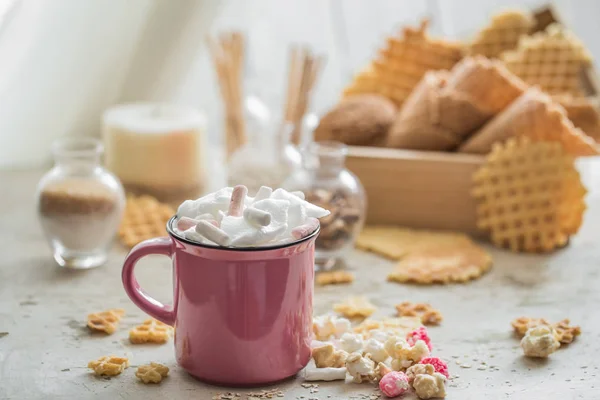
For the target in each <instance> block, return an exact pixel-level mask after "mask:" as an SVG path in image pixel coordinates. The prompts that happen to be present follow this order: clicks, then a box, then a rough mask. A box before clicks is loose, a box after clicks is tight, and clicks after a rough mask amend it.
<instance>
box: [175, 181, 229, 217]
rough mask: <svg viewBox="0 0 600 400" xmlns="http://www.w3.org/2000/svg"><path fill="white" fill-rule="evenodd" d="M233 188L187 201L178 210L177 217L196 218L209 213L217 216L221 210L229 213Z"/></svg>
mask: <svg viewBox="0 0 600 400" xmlns="http://www.w3.org/2000/svg"><path fill="white" fill-rule="evenodd" d="M232 192H233V188H230V187H227V188H223V189H221V190H217V191H216V192H214V193H210V194H207V195H206V196H203V197H201V198H199V199H198V200H186V201H184V202H183V203H181V205H180V206H179V208H178V209H177V217H178V218H181V217H189V218H196V217H197V216H198V215H202V214H206V213H209V214H211V215H213V216H215V215H217V212H218V211H219V210H221V211H227V209H228V208H229V202H230V200H231V193H232Z"/></svg>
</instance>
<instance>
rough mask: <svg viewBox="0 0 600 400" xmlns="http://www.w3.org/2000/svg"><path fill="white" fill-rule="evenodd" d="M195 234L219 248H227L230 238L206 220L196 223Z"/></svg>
mask: <svg viewBox="0 0 600 400" xmlns="http://www.w3.org/2000/svg"><path fill="white" fill-rule="evenodd" d="M196 232H197V233H199V234H200V235H202V236H204V237H205V238H207V239H208V240H211V241H213V242H215V243H217V244H219V245H221V246H228V245H229V243H231V238H230V237H229V235H228V234H227V232H225V231H223V230H222V229H220V228H218V227H216V226H215V225H213V224H212V223H210V222H209V221H206V220H203V221H200V222H198V225H196Z"/></svg>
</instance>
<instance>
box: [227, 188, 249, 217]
mask: <svg viewBox="0 0 600 400" xmlns="http://www.w3.org/2000/svg"><path fill="white" fill-rule="evenodd" d="M247 194H248V188H247V187H246V186H244V185H237V186H236V187H234V188H233V192H232V193H231V201H230V202H229V211H228V215H231V216H234V217H241V216H242V212H243V211H244V200H245V199H246V195H247Z"/></svg>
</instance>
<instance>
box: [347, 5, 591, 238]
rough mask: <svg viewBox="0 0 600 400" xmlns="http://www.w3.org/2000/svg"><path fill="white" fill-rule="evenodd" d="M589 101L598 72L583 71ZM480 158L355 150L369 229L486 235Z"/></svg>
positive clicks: (541, 14)
mask: <svg viewBox="0 0 600 400" xmlns="http://www.w3.org/2000/svg"><path fill="white" fill-rule="evenodd" d="M534 15H535V18H536V21H537V25H536V30H543V29H545V28H546V27H547V26H548V25H549V24H550V23H552V22H555V21H560V19H559V18H558V14H557V12H556V10H554V9H553V8H552V7H543V8H541V9H539V10H537V11H535V12H534ZM582 75H583V81H584V82H585V84H586V89H587V92H588V95H590V96H596V95H598V93H599V92H600V89H599V88H600V86H599V84H598V78H597V74H596V71H595V70H594V69H593V68H588V69H585V70H584V71H582ZM483 161H484V157H483V156H479V155H470V154H458V153H439V152H425V151H412V150H399V149H386V148H375V147H350V148H349V153H348V159H347V166H348V168H349V169H350V170H351V171H352V172H353V173H354V174H356V175H357V176H358V178H359V179H360V180H361V182H362V183H363V185H364V186H365V190H366V193H367V201H368V211H367V223H368V224H383V225H402V226H408V227H413V228H425V229H443V230H454V231H462V232H465V233H469V234H472V235H476V236H477V235H481V232H480V231H478V229H477V226H476V221H475V201H474V199H473V198H472V197H471V189H472V178H473V173H474V172H475V171H476V170H477V169H478V168H479V167H480V166H481V165H482V164H483Z"/></svg>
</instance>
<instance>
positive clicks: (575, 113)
mask: <svg viewBox="0 0 600 400" xmlns="http://www.w3.org/2000/svg"><path fill="white" fill-rule="evenodd" d="M554 100H555V101H557V102H558V103H559V104H560V105H561V106H563V107H564V108H565V110H566V111H567V116H568V117H569V119H570V120H571V122H573V125H575V126H576V127H577V128H579V129H581V130H582V131H584V132H585V133H586V134H587V135H588V136H590V137H592V138H593V139H594V140H595V141H596V142H600V105H599V104H598V103H599V101H598V100H599V99H598V98H597V97H596V98H589V97H577V98H576V97H573V96H569V95H566V96H556V97H554Z"/></svg>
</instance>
